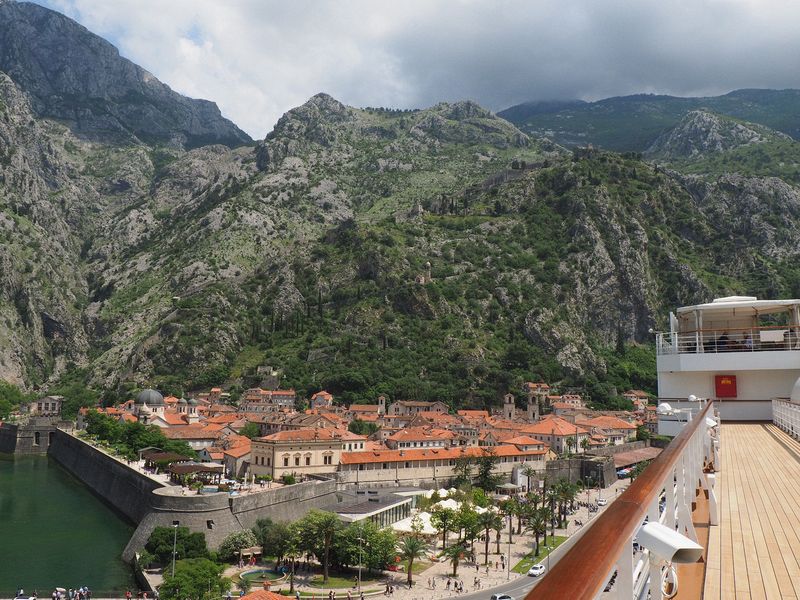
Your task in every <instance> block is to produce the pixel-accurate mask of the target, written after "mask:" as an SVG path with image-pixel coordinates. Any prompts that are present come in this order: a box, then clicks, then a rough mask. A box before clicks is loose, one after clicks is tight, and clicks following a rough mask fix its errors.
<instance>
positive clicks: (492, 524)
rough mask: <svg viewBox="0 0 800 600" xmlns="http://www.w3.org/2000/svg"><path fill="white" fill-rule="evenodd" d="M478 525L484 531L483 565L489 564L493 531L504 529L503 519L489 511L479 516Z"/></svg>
mask: <svg viewBox="0 0 800 600" xmlns="http://www.w3.org/2000/svg"><path fill="white" fill-rule="evenodd" d="M478 525H479V526H480V528H481V529H483V535H484V546H483V564H484V565H488V564H489V540H490V538H491V532H492V530H493V529H496V530H500V529H502V528H503V518H502V517H501V516H500V515H498V514H497V513H496V512H494V511H493V510H487V511H486V512H483V513H481V514H479V515H478Z"/></svg>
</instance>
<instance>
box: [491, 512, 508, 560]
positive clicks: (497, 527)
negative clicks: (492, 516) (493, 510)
mask: <svg viewBox="0 0 800 600" xmlns="http://www.w3.org/2000/svg"><path fill="white" fill-rule="evenodd" d="M497 516H498V517H499V518H498V519H497V523H495V524H494V526H493V527H492V529H494V530H495V531H496V532H497V537H496V538H495V541H496V542H497V548H495V551H494V553H495V554H500V534H501V533H503V527H505V519H504V518H503V517H502V515H497Z"/></svg>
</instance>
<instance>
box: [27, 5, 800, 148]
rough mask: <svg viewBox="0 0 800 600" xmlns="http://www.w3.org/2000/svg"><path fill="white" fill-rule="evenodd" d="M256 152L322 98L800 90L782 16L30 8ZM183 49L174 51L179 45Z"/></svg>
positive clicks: (392, 100)
mask: <svg viewBox="0 0 800 600" xmlns="http://www.w3.org/2000/svg"><path fill="white" fill-rule="evenodd" d="M42 2H43V3H45V4H48V5H50V6H51V7H54V8H56V9H59V10H62V11H63V12H65V13H66V14H68V15H69V16H72V17H73V18H77V20H79V21H80V22H81V23H83V24H84V25H86V26H87V27H89V28H90V29H92V30H93V31H95V32H96V33H98V34H100V35H104V36H108V37H109V38H110V39H111V41H112V42H114V43H116V44H118V45H119V46H120V50H121V51H122V53H123V54H124V55H126V56H128V57H129V58H131V59H132V60H134V61H136V62H138V63H140V64H142V66H144V67H145V68H147V69H148V70H150V71H152V72H153V73H154V74H155V75H156V76H158V77H159V78H161V79H162V80H164V81H165V82H166V83H168V84H169V85H171V86H172V87H174V88H175V89H177V90H178V91H181V92H182V93H186V94H189V95H193V96H200V97H206V98H209V99H212V100H215V101H216V102H217V103H218V104H219V105H220V107H221V108H222V110H223V112H224V113H225V114H226V116H229V117H230V118H232V119H233V120H234V121H236V122H237V123H238V124H239V125H240V126H242V127H243V128H244V129H246V130H247V131H248V132H249V133H250V134H251V135H253V136H254V137H263V135H264V134H265V133H266V132H267V131H268V130H269V129H270V128H271V127H272V125H273V124H274V122H275V121H276V120H277V118H278V117H279V116H280V115H281V114H282V113H283V112H284V111H286V110H288V109H290V108H292V107H293V106H295V105H297V104H300V103H302V102H303V101H305V99H307V98H308V97H309V96H311V95H312V94H314V93H316V92H318V91H326V92H328V93H330V94H332V95H334V96H336V97H337V98H339V99H340V100H342V101H344V102H347V103H349V104H353V105H357V106H367V105H371V106H376V105H380V106H400V107H413V106H428V105H431V104H434V103H436V102H438V101H441V100H455V99H463V98H470V99H474V100H476V101H478V102H480V103H482V104H484V105H485V106H487V107H489V108H491V109H494V110H499V109H502V108H505V107H507V106H510V105H512V104H515V103H518V102H523V101H526V100H536V99H556V98H582V99H597V98H601V97H606V96H610V95H622V94H629V93H637V92H657V93H669V94H676V95H692V94H716V93H724V92H726V91H729V90H732V89H736V88H742V87H773V88H786V87H800V70H798V69H797V59H796V57H797V56H800V36H798V35H797V26H796V24H797V23H798V22H800V20H799V19H798V17H800V4H797V3H789V2H783V1H781V0H761V1H758V0H749V1H748V0H726V1H722V0H716V1H711V0H710V1H699V0H672V1H670V2H664V1H663V0H661V1H655V0H639V1H634V0H630V1H627V2H623V1H620V0H616V1H614V0H607V1H601V2H598V1H597V0H575V1H569V0H566V1H565V0H539V1H535V2H532V1H527V2H526V1H521V0H514V1H504V2H477V1H470V0H442V1H439V2H428V1H427V0H407V1H406V2H404V3H388V2H386V3H380V2H375V1H371V0H370V1H368V0H352V1H350V2H316V1H312V0H301V1H293V2H277V1H265V2H260V1H254V0H239V1H238V2H237V1H234V2H228V3H224V4H221V3H217V2H214V1H213V0H194V1H192V0H172V1H171V3H170V4H168V5H166V6H167V7H168V8H167V9H164V8H163V7H164V6H165V5H164V4H163V3H160V2H156V1H155V0H116V1H115V2H114V3H108V2H107V0H42ZM179 39H180V43H179V42H178V40H179Z"/></svg>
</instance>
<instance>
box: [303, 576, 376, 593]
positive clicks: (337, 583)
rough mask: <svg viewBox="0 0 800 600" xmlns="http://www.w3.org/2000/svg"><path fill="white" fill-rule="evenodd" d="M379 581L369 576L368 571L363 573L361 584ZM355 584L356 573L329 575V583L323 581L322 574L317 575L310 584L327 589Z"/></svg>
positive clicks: (373, 583) (372, 583)
mask: <svg viewBox="0 0 800 600" xmlns="http://www.w3.org/2000/svg"><path fill="white" fill-rule="evenodd" d="M377 583H378V580H377V579H375V578H374V577H372V578H370V577H367V574H366V573H361V586H362V587H364V586H367V585H375V584H377ZM354 584H355V575H348V576H344V577H342V576H338V575H330V576H328V583H322V575H317V576H315V577H314V578H313V579H312V580H311V583H310V584H309V585H311V587H316V588H322V589H325V590H328V589H346V588H351V587H353V585H354Z"/></svg>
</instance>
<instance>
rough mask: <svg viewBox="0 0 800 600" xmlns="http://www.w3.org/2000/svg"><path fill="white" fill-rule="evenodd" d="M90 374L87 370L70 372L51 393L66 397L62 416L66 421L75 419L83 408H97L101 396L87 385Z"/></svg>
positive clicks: (62, 406) (51, 389) (62, 407)
mask: <svg viewBox="0 0 800 600" xmlns="http://www.w3.org/2000/svg"><path fill="white" fill-rule="evenodd" d="M88 378H89V373H88V372H87V371H86V370H85V369H73V370H71V371H68V372H67V373H66V374H65V375H64V376H62V377H61V380H60V381H59V382H58V383H57V384H56V385H55V386H54V387H52V388H50V390H49V393H50V394H52V395H54V396H64V402H63V404H62V405H61V416H63V417H64V418H65V419H74V418H75V417H77V416H78V411H79V410H80V409H81V408H93V407H95V406H97V402H98V400H99V399H100V394H99V393H98V392H97V391H96V390H93V389H92V388H90V387H89V386H88V385H87V383H86V382H87V380H88Z"/></svg>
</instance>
